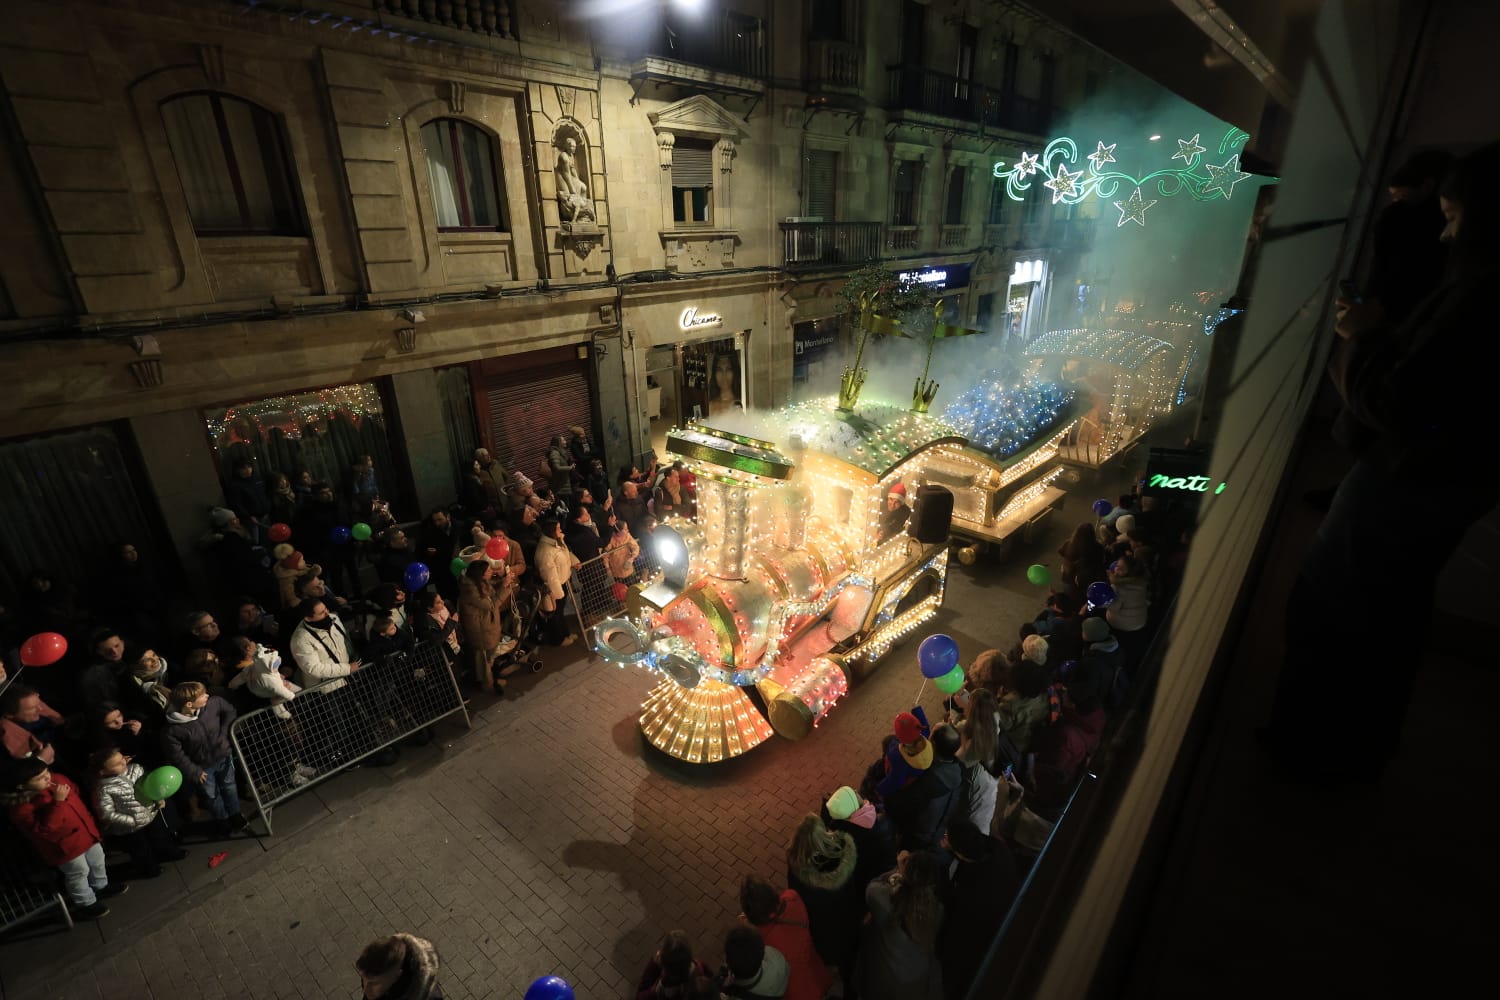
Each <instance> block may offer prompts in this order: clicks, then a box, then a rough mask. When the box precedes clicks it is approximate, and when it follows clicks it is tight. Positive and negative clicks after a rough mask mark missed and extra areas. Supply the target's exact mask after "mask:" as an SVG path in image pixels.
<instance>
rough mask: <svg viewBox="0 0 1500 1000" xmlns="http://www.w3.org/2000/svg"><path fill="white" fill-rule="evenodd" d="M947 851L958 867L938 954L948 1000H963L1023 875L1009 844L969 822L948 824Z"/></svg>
mask: <svg viewBox="0 0 1500 1000" xmlns="http://www.w3.org/2000/svg"><path fill="white" fill-rule="evenodd" d="M943 847H944V849H945V850H946V851H947V852H948V854H949V855H950V856H951V857H952V858H953V861H952V863H951V864H950V865H949V867H948V872H947V879H946V884H945V886H944V889H943V909H944V912H946V913H947V914H948V920H947V922H946V923H944V925H943V933H942V936H941V937H940V938H939V939H938V946H937V953H938V958H939V959H940V961H941V962H942V966H943V987H944V989H945V991H946V993H947V996H948V1000H963V997H964V996H965V995H966V994H967V993H968V991H969V986H970V984H972V983H973V981H974V976H975V974H976V973H978V971H979V966H980V965H981V964H982V963H983V962H984V957H985V955H986V954H987V953H988V952H989V949H990V945H991V944H992V943H993V942H994V940H995V936H996V935H997V934H999V933H1000V925H1001V924H1002V923H1004V921H1005V915H1006V914H1007V913H1008V912H1010V906H1011V903H1012V902H1014V901H1015V898H1016V892H1017V890H1018V889H1019V888H1020V885H1021V875H1020V872H1019V871H1018V870H1017V868H1016V862H1015V859H1014V858H1012V857H1011V853H1010V848H1009V847H1007V846H1006V845H1005V842H1004V841H1001V840H996V839H995V838H994V837H991V836H990V835H989V834H988V833H987V832H985V831H983V830H981V829H980V828H978V827H976V826H974V824H972V823H970V822H969V821H968V820H966V819H963V818H955V819H954V820H953V822H952V823H951V824H949V826H948V832H947V834H946V835H944V837H943Z"/></svg>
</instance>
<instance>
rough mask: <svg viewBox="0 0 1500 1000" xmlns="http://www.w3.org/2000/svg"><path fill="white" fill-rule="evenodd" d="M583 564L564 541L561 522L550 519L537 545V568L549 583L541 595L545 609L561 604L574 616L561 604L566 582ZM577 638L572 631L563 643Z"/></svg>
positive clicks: (560, 605) (568, 614)
mask: <svg viewBox="0 0 1500 1000" xmlns="http://www.w3.org/2000/svg"><path fill="white" fill-rule="evenodd" d="M581 565H583V564H582V563H580V562H579V561H578V559H577V557H575V556H574V555H573V553H572V552H570V551H568V546H567V544H566V543H565V542H564V541H563V530H562V522H561V521H549V522H547V526H546V528H545V529H544V530H543V531H542V538H541V541H539V542H537V546H536V571H537V575H538V576H540V577H541V578H542V583H543V584H544V585H545V587H546V590H545V592H544V593H543V595H542V610H543V611H546V612H549V613H551V612H555V611H557V610H558V609H559V608H561V609H562V611H563V613H564V614H565V615H567V616H568V617H572V613H571V610H570V609H568V608H566V607H563V605H562V602H563V599H564V598H565V597H566V596H567V591H566V590H564V585H566V584H567V582H568V580H569V579H570V578H571V577H572V576H573V571H574V570H575V569H577V568H578V567H579V566H581ZM576 639H577V636H575V635H573V634H571V633H569V634H568V636H567V637H566V638H565V639H564V640H563V645H564V646H567V645H570V644H572V643H573V642H574V641H576Z"/></svg>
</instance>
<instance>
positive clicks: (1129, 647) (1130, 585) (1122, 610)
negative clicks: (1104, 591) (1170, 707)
mask: <svg viewBox="0 0 1500 1000" xmlns="http://www.w3.org/2000/svg"><path fill="white" fill-rule="evenodd" d="M1109 584H1110V586H1111V587H1112V588H1113V589H1114V592H1115V599H1114V600H1113V601H1111V602H1110V603H1109V606H1108V607H1106V608H1105V609H1104V620H1105V621H1107V622H1109V627H1110V629H1111V630H1112V631H1113V632H1114V634H1115V638H1117V639H1119V640H1120V645H1121V646H1122V647H1124V650H1125V668H1126V669H1127V670H1129V669H1130V668H1132V667H1134V666H1135V664H1136V662H1137V661H1138V660H1139V658H1140V656H1141V654H1142V653H1143V652H1144V649H1143V647H1144V645H1145V641H1146V623H1147V621H1148V616H1149V613H1150V607H1151V581H1150V579H1149V578H1148V577H1147V576H1146V573H1145V571H1144V570H1143V569H1141V566H1140V563H1139V562H1138V561H1137V560H1136V559H1135V557H1134V556H1121V557H1120V558H1118V559H1116V560H1115V561H1114V562H1113V563H1111V564H1110V568H1109Z"/></svg>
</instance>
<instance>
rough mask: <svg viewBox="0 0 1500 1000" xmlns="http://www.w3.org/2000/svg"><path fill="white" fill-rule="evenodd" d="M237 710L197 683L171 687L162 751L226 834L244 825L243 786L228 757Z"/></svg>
mask: <svg viewBox="0 0 1500 1000" xmlns="http://www.w3.org/2000/svg"><path fill="white" fill-rule="evenodd" d="M234 719H235V711H234V706H232V705H230V704H229V702H227V701H225V700H224V699H223V698H219V697H216V696H214V695H211V694H209V693H208V689H207V688H205V687H204V686H203V685H202V684H199V683H198V682H197V681H183V682H182V683H181V684H179V685H177V686H176V687H174V688H173V689H172V697H171V699H170V700H169V701H168V708H167V728H166V731H165V732H163V733H162V750H163V753H164V755H165V757H166V759H167V763H169V764H171V765H172V766H173V767H175V768H177V770H179V771H181V772H182V783H183V784H184V785H185V786H187V787H188V788H190V789H192V790H193V792H194V794H196V795H197V796H198V800H199V801H200V802H201V803H202V804H203V805H204V807H205V808H207V809H208V811H209V814H210V815H212V816H213V818H214V820H215V821H216V825H217V826H218V828H219V832H220V833H221V834H227V833H232V832H234V831H236V830H241V829H243V828H244V827H245V825H246V821H245V817H244V816H241V815H240V794H239V787H238V785H237V784H236V782H235V774H234V758H233V757H231V756H230V754H229V726H230V724H231V723H233V722H234Z"/></svg>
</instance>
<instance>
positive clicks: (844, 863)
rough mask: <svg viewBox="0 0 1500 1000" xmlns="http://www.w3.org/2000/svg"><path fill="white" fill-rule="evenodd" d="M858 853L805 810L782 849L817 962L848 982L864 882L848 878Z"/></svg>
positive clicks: (850, 842) (788, 878) (845, 838)
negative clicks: (835, 970) (820, 960)
mask: <svg viewBox="0 0 1500 1000" xmlns="http://www.w3.org/2000/svg"><path fill="white" fill-rule="evenodd" d="M858 864H859V855H858V852H857V851H856V849H855V846H854V838H853V837H851V836H849V835H848V834H847V833H836V832H834V831H832V830H829V829H828V828H827V827H825V826H824V825H823V820H822V819H821V818H819V817H818V816H815V815H813V814H812V813H809V814H808V815H806V816H804V817H803V818H802V822H801V823H799V824H798V825H797V830H796V832H795V833H794V834H793V835H792V842H791V845H790V846H789V847H788V848H787V852H786V881H787V885H788V886H790V887H791V888H792V889H793V890H794V891H795V892H796V893H797V895H798V896H800V897H801V898H802V902H803V903H804V904H805V905H806V906H807V916H808V921H809V923H811V924H812V927H811V930H812V937H813V945H814V947H816V948H817V950H818V954H819V955H821V956H822V957H823V961H825V962H827V963H829V964H830V965H834V966H837V967H838V969H839V971H840V972H841V973H843V975H844V981H845V982H848V981H849V978H848V977H849V975H850V974H851V973H852V970H853V962H854V953H855V946H856V945H857V944H858V941H859V924H860V920H861V919H863V917H864V912H865V904H864V897H863V893H864V886H863V885H861V884H859V882H858V881H857V880H856V879H855V878H854V872H855V869H856V867H857V866H858Z"/></svg>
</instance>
